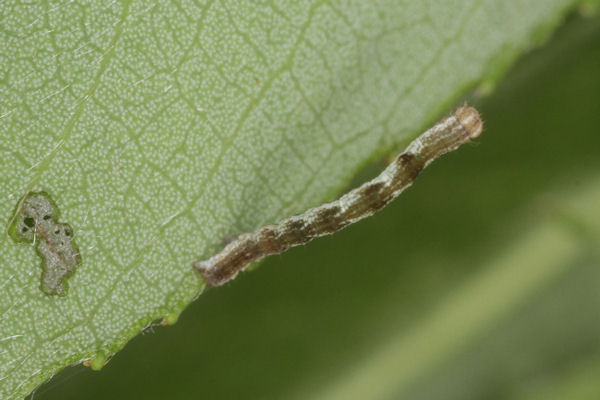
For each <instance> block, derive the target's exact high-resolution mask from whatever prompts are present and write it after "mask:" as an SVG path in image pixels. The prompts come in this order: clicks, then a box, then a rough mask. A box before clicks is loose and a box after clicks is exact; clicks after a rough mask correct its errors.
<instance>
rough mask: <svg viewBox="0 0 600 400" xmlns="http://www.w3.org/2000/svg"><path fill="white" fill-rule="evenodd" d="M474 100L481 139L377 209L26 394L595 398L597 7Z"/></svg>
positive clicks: (598, 329) (598, 366) (599, 294)
mask: <svg viewBox="0 0 600 400" xmlns="http://www.w3.org/2000/svg"><path fill="white" fill-rule="evenodd" d="M478 106H479V108H480V110H481V112H482V114H483V115H484V118H485V120H486V130H485V132H484V134H483V135H482V137H481V139H480V140H479V141H478V143H476V144H475V145H474V146H472V148H465V149H461V150H460V151H459V152H457V153H455V154H450V155H448V156H447V157H446V158H445V159H443V160H440V161H439V162H437V163H436V164H435V165H434V166H432V167H431V168H430V169H428V170H427V171H426V172H425V173H424V174H423V176H422V177H421V178H420V180H419V181H418V182H417V183H416V184H415V185H414V186H413V188H411V189H410V190H409V191H408V192H406V193H405V194H404V195H403V196H402V198H401V199H399V200H398V201H397V202H396V203H394V204H393V205H391V206H390V207H389V208H388V209H386V210H384V211H383V212H382V213H380V214H379V215H377V216H376V217H375V218H372V219H369V220H367V221H364V222H361V223H360V224H358V225H357V226H355V227H353V228H351V229H348V230H345V231H343V232H341V233H340V234H337V235H335V236H334V237H330V238H324V239H321V240H319V241H316V242H313V243H311V244H309V245H307V246H305V247H302V248H297V249H294V250H292V251H290V252H289V253H287V254H285V255H282V256H276V257H273V258H271V259H269V260H267V261H266V262H264V263H263V265H262V266H261V267H260V268H259V269H257V270H256V271H254V272H253V273H248V274H244V275H243V277H242V278H241V279H237V280H236V281H234V282H233V283H231V284H229V285H227V286H226V287H224V288H220V289H215V290H210V291H208V292H206V293H205V294H204V295H203V296H202V299H201V301H197V302H195V303H194V304H192V305H191V306H190V307H189V308H188V310H187V311H186V312H185V313H184V314H183V316H182V317H181V318H180V321H179V323H178V324H177V325H175V326H174V327H169V328H159V329H157V330H156V334H151V333H150V334H146V335H142V336H139V337H137V338H136V339H135V340H133V341H132V342H131V343H130V344H129V345H128V346H127V347H126V348H125V349H124V350H123V351H122V352H121V353H119V354H118V355H117V356H116V357H115V358H114V359H113V360H112V361H111V363H110V365H109V367H107V368H105V369H104V370H102V371H100V372H99V373H94V372H91V371H88V370H85V369H84V368H83V367H75V368H71V369H69V370H66V371H64V372H63V373H62V374H60V375H58V376H57V377H55V378H54V379H53V380H52V381H51V382H50V383H48V384H47V385H45V386H43V387H42V388H41V389H40V390H39V391H38V392H37V393H36V397H35V398H36V399H46V400H49V399H75V398H81V396H85V397H86V398H87V399H96V398H97V399H100V398H106V397H111V398H148V399H150V398H166V397H168V398H210V399H231V398H246V399H279V398H298V399H305V398H310V399H312V398H326V399H336V398H339V399H352V398H369V399H376V398H377V399H392V398H393V399H427V400H435V399H444V400H447V399H465V398H469V399H519V400H534V399H565V398H573V399H592V398H599V397H600V383H599V382H600V381H599V380H598V374H599V373H600V312H599V311H598V310H599V309H600V290H599V288H600V268H599V267H600V254H599V250H598V249H599V248H600V246H599V245H600V134H599V133H600V132H599V128H598V127H599V126H600V18H598V17H592V18H581V17H578V16H572V17H571V18H569V20H568V22H567V23H566V25H565V26H563V27H562V28H561V29H560V30H559V31H558V32H557V33H556V35H555V36H554V37H553V39H552V40H551V41H550V42H549V43H548V44H547V45H546V46H545V47H544V48H542V49H540V50H536V51H533V52H532V53H531V54H529V55H527V56H526V57H524V58H523V59H521V60H520V61H519V62H518V64H517V65H516V66H515V67H514V68H512V69H511V71H510V73H508V75H507V76H506V77H505V78H504V79H503V80H502V81H501V84H500V85H499V86H498V87H497V88H496V90H495V92H494V93H493V95H492V96H490V97H488V98H486V99H485V100H483V101H481V102H480V103H479V104H478ZM380 167H381V165H378V166H374V167H373V171H376V170H379V168H380Z"/></svg>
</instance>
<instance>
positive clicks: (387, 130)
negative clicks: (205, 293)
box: [0, 0, 576, 399]
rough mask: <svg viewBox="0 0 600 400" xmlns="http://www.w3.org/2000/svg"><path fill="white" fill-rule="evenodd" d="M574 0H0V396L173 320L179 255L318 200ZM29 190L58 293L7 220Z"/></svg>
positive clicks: (182, 272)
mask: <svg viewBox="0 0 600 400" xmlns="http://www.w3.org/2000/svg"><path fill="white" fill-rule="evenodd" d="M574 3H576V2H575V1H574V0H545V1H543V2H531V1H529V0H512V1H508V0H507V1H497V0H488V1H426V2H422V1H397V0H370V1H364V0H354V1H348V0H347V1H342V0H340V1H337V0H329V1H323V0H319V1H313V0H301V1H289V2H283V1H268V2H259V1H255V2H247V1H234V0H232V1H227V0H225V1H202V0H198V1H195V2H191V1H173V2H158V1H152V2H151V1H144V2H142V1H137V2H134V1H112V0H111V1H52V2H49V1H43V2H42V1H33V2H20V1H16V0H7V1H3V2H2V3H1V4H0V43H1V51H0V153H1V154H2V157H1V158H0V160H1V161H0V170H1V174H0V196H1V197H2V203H1V204H2V205H1V207H0V220H1V221H5V229H3V232H2V235H1V237H0V287H1V288H2V291H1V292H0V293H1V294H0V319H1V321H0V398H2V399H14V398H20V397H23V396H24V395H26V394H27V393H29V392H30V391H31V390H33V389H34V388H35V387H36V386H37V385H39V384H40V383H42V382H44V381H45V380H47V379H48V378H49V377H51V376H52V375H53V374H54V373H56V372H57V371H59V370H60V369H61V368H63V367H65V366H67V365H70V364H73V363H77V362H80V361H82V360H92V366H94V367H100V366H101V365H102V362H103V361H104V360H105V359H106V357H109V356H110V355H112V354H113V353H114V352H116V351H117V350H118V349H120V348H121V347H122V346H124V345H125V343H126V342H127V341H128V340H130V339H131V338H132V337H133V336H135V335H136V334H137V333H139V332H140V330H141V329H143V328H144V327H145V326H147V325H148V324H149V323H150V322H151V321H153V320H157V319H162V318H165V317H166V318H167V321H170V322H173V321H174V320H176V316H177V315H178V314H179V313H180V312H181V310H182V309H183V308H184V307H185V306H186V305H187V304H188V303H189V302H190V301H192V300H193V299H194V298H195V297H196V296H197V295H198V294H199V293H200V291H201V289H202V281H201V279H200V278H199V276H198V275H197V273H196V272H194V271H193V270H192V267H191V264H192V262H193V261H196V260H198V259H200V258H202V257H207V256H210V255H211V254H213V253H214V252H215V251H217V250H218V249H219V248H220V247H221V246H222V243H223V240H224V238H226V237H231V236H233V235H236V234H239V233H241V232H244V231H247V230H250V229H253V228H255V227H257V226H259V225H261V224H263V223H267V222H273V221H275V220H277V219H279V218H281V217H284V216H288V215H291V214H293V213H296V212H299V211H302V210H303V209H305V208H307V207H308V206H312V205H315V204H318V203H319V202H321V201H323V200H325V199H327V198H329V197H330V195H331V194H332V193H335V192H337V191H339V190H340V189H341V188H342V187H344V185H345V184H346V183H347V182H348V181H349V180H350V179H351V178H352V177H353V176H354V174H355V173H356V172H357V171H358V169H359V168H360V167H361V166H362V165H364V164H365V163H366V162H368V161H369V160H372V159H373V157H375V156H376V155H380V154H383V153H384V152H387V151H389V150H390V149H391V148H393V147H394V146H396V145H397V144H398V143H400V142H401V141H405V140H407V139H409V138H411V137H414V136H415V135H416V134H418V133H419V129H420V128H422V127H424V126H425V125H426V124H427V123H429V122H432V120H433V119H434V118H435V117H438V116H439V114H440V111H441V110H443V109H444V108H446V107H447V106H448V105H449V104H450V103H452V102H453V101H455V100H456V99H457V98H458V97H459V96H460V95H461V94H463V93H464V92H465V91H466V90H468V89H470V88H473V87H474V86H475V85H477V84H480V83H486V82H490V81H491V80H493V79H495V77H497V76H498V74H499V72H500V71H502V70H503V69H504V68H505V67H506V65H508V64H509V63H510V61H512V60H513V59H514V58H515V56H516V55H517V54H518V53H520V52H521V51H522V50H524V49H526V48H528V47H529V46H531V44H532V43H534V42H536V41H539V40H541V39H542V38H544V37H545V36H547V33H548V32H549V31H550V30H551V28H553V27H554V26H556V24H557V23H558V22H559V21H560V19H561V17H562V16H563V15H564V14H565V13H566V12H567V11H568V10H569V9H570V7H571V6H572V5H573V4H574ZM30 191H45V192H47V193H48V194H49V195H51V196H52V198H53V199H54V200H55V201H56V206H57V208H58V209H59V210H60V215H61V218H62V219H63V220H64V221H68V223H69V225H70V226H71V227H72V228H73V230H74V234H75V240H76V242H77V245H78V247H79V249H80V252H81V265H80V266H79V267H78V269H77V271H76V272H75V274H74V275H73V276H72V277H71V278H70V279H69V290H68V293H67V294H66V295H65V296H61V297H58V296H50V295H47V294H45V293H43V292H42V291H41V290H40V276H41V272H42V270H41V264H40V259H39V257H38V255H37V254H36V252H35V250H34V248H33V247H32V246H31V245H30V244H29V245H28V244H25V243H15V242H14V241H13V240H11V238H10V237H9V235H8V234H7V229H6V227H8V224H9V220H10V218H11V216H12V215H13V213H14V211H15V207H16V206H17V203H18V201H19V199H21V198H23V196H24V195H26V194H27V193H28V192H30Z"/></svg>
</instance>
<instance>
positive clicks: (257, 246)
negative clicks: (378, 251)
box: [194, 105, 483, 286]
mask: <svg viewBox="0 0 600 400" xmlns="http://www.w3.org/2000/svg"><path fill="white" fill-rule="evenodd" d="M482 129H483V122H482V121H481V118H480V116H479V113H478V112H477V110H476V109H475V108H473V107H470V106H467V105H464V106H462V107H460V108H458V109H457V110H456V111H455V112H454V114H452V115H450V116H449V117H446V118H444V119H442V120H441V121H439V122H438V123H436V124H435V125H434V126H432V127H431V128H429V129H428V130H427V131H425V132H424V133H423V134H421V136H419V137H418V138H416V139H415V140H414V141H413V142H412V143H411V144H410V145H409V146H408V147H407V148H406V150H404V151H403V152H402V153H401V154H400V155H399V156H398V157H396V158H395V159H394V161H392V163H391V164H390V165H388V166H387V168H386V169H385V170H383V172H382V173H381V174H380V175H379V176H377V177H376V178H374V179H373V180H371V181H368V182H366V183H364V184H362V185H361V186H359V187H358V188H356V189H354V190H352V191H350V192H348V193H346V194H345V195H343V196H342V197H340V198H339V199H338V200H335V201H332V202H329V203H325V204H322V205H320V206H317V207H314V208H311V209H309V210H307V211H306V212H304V213H302V214H299V215H294V216H292V217H290V218H287V219H284V220H283V221H280V222H278V223H276V224H271V225H266V226H263V227H262V228H260V229H257V230H256V231H255V232H249V233H244V234H242V235H240V236H238V237H237V238H236V239H235V240H233V241H232V242H230V243H229V244H228V245H227V246H225V248H224V249H223V250H221V252H219V253H217V254H215V255H214V256H212V257H211V258H209V259H207V260H203V261H198V262H195V263H194V268H196V269H197V270H198V271H199V272H200V274H201V275H202V277H203V278H204V280H205V282H206V284H207V285H208V286H219V285H222V284H224V283H225V282H227V281H229V280H230V279H233V278H235V276H236V275H237V274H238V272H240V271H243V270H244V269H246V267H248V265H250V264H251V263H253V262H255V261H259V260H260V259H262V258H263V257H266V256H268V255H270V254H277V253H282V252H284V251H285V250H287V249H289V248H290V247H292V246H298V245H301V244H305V243H307V242H309V241H311V240H312V239H314V238H316V237H319V236H324V235H329V234H331V233H334V232H336V231H339V230H340V229H342V228H344V227H346V226H348V225H350V224H352V223H354V222H356V221H358V220H361V219H363V218H365V217H368V216H370V215H373V214H374V213H375V212H377V211H379V210H380V209H382V208H383V207H385V206H386V205H387V204H388V203H389V202H390V201H392V200H394V199H395V198H396V197H398V195H399V194H400V193H402V191H403V190H404V189H406V188H407V187H409V186H410V185H411V184H412V183H413V181H414V180H415V179H416V178H417V176H419V173H420V172H421V171H422V170H423V168H425V167H427V166H428V165H429V164H430V163H431V162H432V161H433V160H435V159H436V158H438V157H439V156H441V155H443V154H445V153H448V152H450V151H453V150H456V149H457V148H459V147H460V146H461V145H462V144H464V143H467V142H468V141H469V140H471V139H474V138H476V137H478V136H479V135H480V134H481V131H482Z"/></svg>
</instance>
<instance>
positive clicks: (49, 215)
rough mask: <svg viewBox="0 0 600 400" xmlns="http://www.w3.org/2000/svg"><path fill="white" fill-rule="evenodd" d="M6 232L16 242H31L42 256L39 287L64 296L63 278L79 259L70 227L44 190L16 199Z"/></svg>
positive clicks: (64, 281)
mask: <svg viewBox="0 0 600 400" xmlns="http://www.w3.org/2000/svg"><path fill="white" fill-rule="evenodd" d="M8 232H9V235H10V236H11V237H12V238H13V239H14V240H15V241H17V242H26V243H33V245H34V246H35V248H36V251H37V253H38V255H39V256H40V257H41V258H42V268H43V272H42V283H41V289H42V291H43V292H44V293H46V294H49V295H65V294H66V293H67V283H66V279H67V278H68V277H69V276H70V275H71V274H72V273H73V272H74V271H75V269H76V268H77V266H78V265H79V263H80V261H81V256H80V254H79V249H78V248H77V246H76V245H75V243H74V242H73V229H71V227H70V226H69V225H68V224H64V223H60V222H58V209H57V208H56V206H55V204H54V202H53V201H52V199H51V198H50V196H49V195H48V193H45V192H30V193H28V194H26V195H25V197H23V198H22V199H21V201H20V202H19V204H18V206H17V210H16V211H15V214H14V216H13V217H12V218H11V224H10V226H9V229H8Z"/></svg>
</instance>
